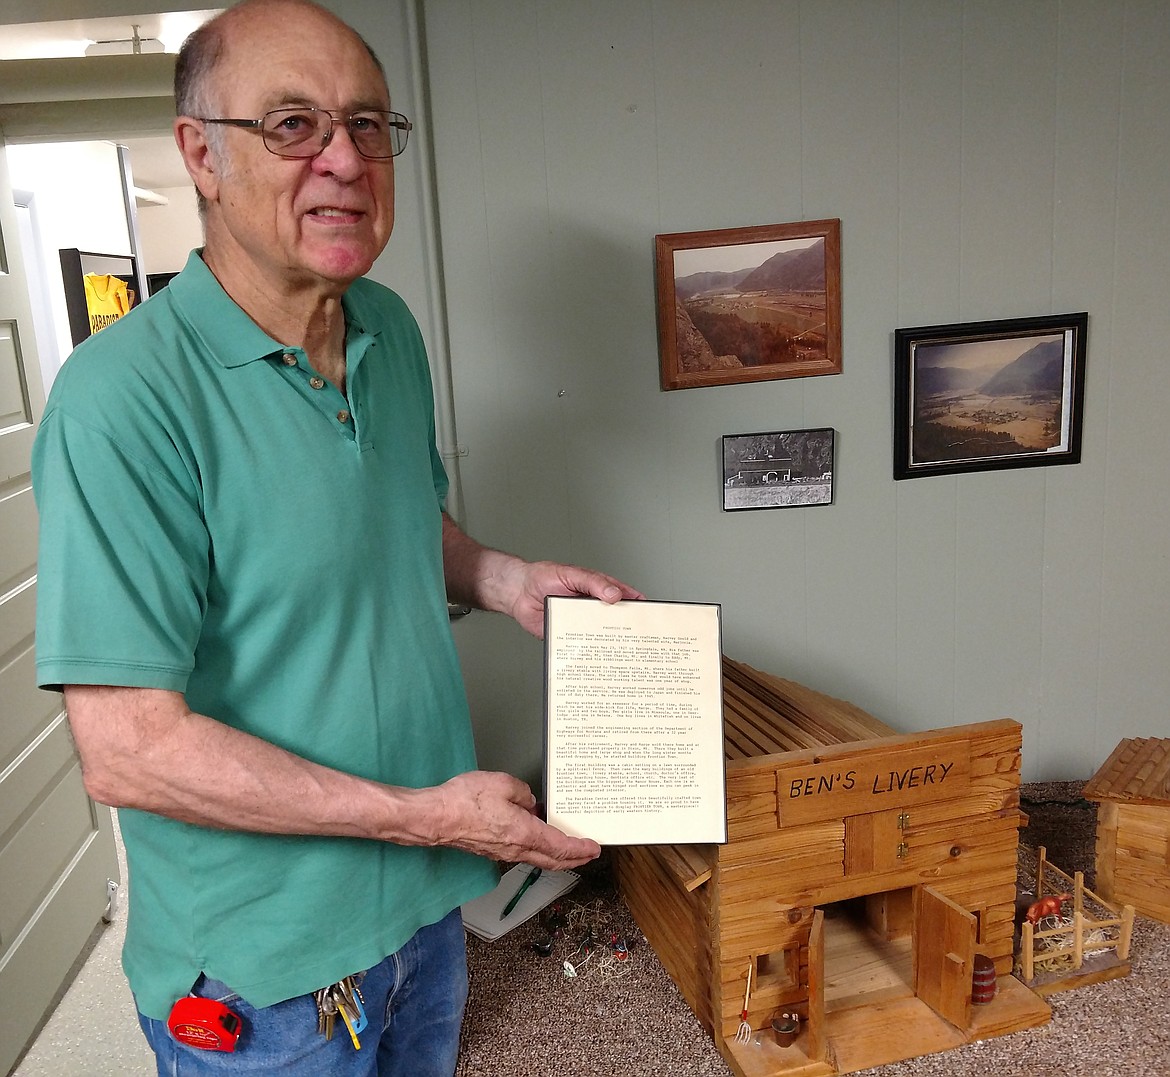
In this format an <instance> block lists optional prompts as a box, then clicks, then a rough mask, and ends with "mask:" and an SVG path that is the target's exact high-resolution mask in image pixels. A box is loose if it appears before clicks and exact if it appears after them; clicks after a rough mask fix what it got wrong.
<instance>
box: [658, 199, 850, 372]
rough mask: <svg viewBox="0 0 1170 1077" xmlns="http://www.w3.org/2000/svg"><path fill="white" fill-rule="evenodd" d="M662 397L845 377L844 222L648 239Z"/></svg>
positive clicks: (804, 223) (697, 233) (835, 221)
mask: <svg viewBox="0 0 1170 1077" xmlns="http://www.w3.org/2000/svg"><path fill="white" fill-rule="evenodd" d="M654 266H655V275H656V285H657V298H658V353H659V367H660V376H661V384H662V388H663V389H693V388H697V387H699V386H704V385H732V384H735V383H737V382H751V381H774V380H776V379H778V378H803V377H811V376H815V375H819V374H840V373H841V222H840V220H839V219H836V218H833V219H831V220H823V221H799V222H797V223H794V224H769V225H753V226H751V227H748V228H721V229H715V230H713V231H707V232H674V233H670V234H667V235H660V236H655V237H654Z"/></svg>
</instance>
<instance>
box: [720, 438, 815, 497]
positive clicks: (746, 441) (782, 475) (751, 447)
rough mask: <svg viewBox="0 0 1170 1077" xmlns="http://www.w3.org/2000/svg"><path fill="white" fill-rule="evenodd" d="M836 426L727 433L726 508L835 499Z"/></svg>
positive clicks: (725, 468) (724, 471) (724, 443)
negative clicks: (834, 454) (834, 457)
mask: <svg viewBox="0 0 1170 1077" xmlns="http://www.w3.org/2000/svg"><path fill="white" fill-rule="evenodd" d="M835 433H836V432H835V431H834V430H833V429H832V428H831V427H819V428H817V429H814V430H783V431H780V430H773V431H767V432H763V433H758V434H724V435H723V509H724V511H725V512H734V511H738V510H741V509H786V508H796V507H799V506H805V505H829V504H832V501H833V449H834V436H835Z"/></svg>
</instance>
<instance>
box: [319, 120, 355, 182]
mask: <svg viewBox="0 0 1170 1077" xmlns="http://www.w3.org/2000/svg"><path fill="white" fill-rule="evenodd" d="M331 119H332V120H333V123H332V126H331V127H330V128H329V134H328V136H327V137H326V139H325V145H324V147H323V148H322V150H321V152H320V153H319V154H317V156H316V157H314V158H313V168H314V170H315V171H318V172H328V173H332V174H333V175H335V176H337V177H339V178H341V179H353V178H356V177H357V176H359V175H361V173H362V171H363V170H364V169H365V167H366V163H367V162H366V159H365V158H364V157H363V156H362V155H361V154H360V153H358V148H357V145H356V143H355V142H354V140H353V136H352V135H350V133H349V128H348V127H346V125H345V121H344V120H339V119H337V118H336V117H331Z"/></svg>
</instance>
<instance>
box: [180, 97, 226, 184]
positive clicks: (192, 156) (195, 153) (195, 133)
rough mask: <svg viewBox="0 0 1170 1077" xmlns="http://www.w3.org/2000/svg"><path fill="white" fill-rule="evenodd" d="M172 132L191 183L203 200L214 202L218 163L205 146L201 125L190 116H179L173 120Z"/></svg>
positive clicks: (207, 146)
mask: <svg viewBox="0 0 1170 1077" xmlns="http://www.w3.org/2000/svg"><path fill="white" fill-rule="evenodd" d="M174 132H175V144H176V145H177V146H178V147H179V153H180V154H182V157H183V164H184V165H186V166H187V172H188V174H189V175H190V176H191V180H192V182H193V183H194V184H195V187H196V189H197V190H198V191H199V193H200V194H201V195H203V197H204V198H205V199H207V200H208V201H209V202H214V201H215V199H216V197H217V195H218V193H219V171H218V164H219V162H218V161H216V160H215V155H214V153H212V150H211V147H210V146H209V145H208V144H207V136H206V135H205V134H204V131H203V124H202V123H201V122H200V121H199V120H195V119H192V118H191V117H190V116H180V117H179V118H178V119H177V120H175V123H174Z"/></svg>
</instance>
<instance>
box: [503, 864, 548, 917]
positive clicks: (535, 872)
mask: <svg viewBox="0 0 1170 1077" xmlns="http://www.w3.org/2000/svg"><path fill="white" fill-rule="evenodd" d="M539 878H540V868H533V869H532V870H531V871H530V872H529V873H528V874H527V875H526V876H525V877H524V881H523V882H522V883H521V884H520V889H519V890H517V891H516V893H514V894H513V895H512V897H511V899H510V900H509V901H508V904H507V905H505V906H504V911H503V912H502V913H500V919H501V920H503V919H504V918H505V917H507V915H508V913H510V912H511V911H512V910H513V909H514V908H516V903H517V902H518V901H519V900H520V899H521V898H522V897H523V896H524V892H525V891H526V890H527V889H528V888H529V887H530V886H531V885H532V884H533V883H534V882H536V880H537V879H539Z"/></svg>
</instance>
